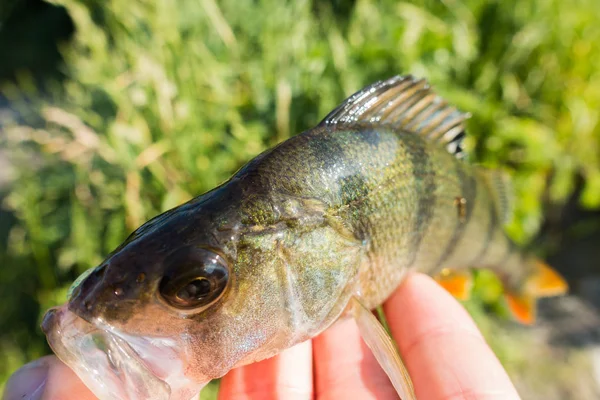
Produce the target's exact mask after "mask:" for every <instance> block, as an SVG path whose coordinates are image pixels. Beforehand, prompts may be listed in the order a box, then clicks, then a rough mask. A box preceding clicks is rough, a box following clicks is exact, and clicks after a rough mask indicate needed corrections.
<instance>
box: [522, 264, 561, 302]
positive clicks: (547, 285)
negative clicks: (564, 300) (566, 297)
mask: <svg viewBox="0 0 600 400" xmlns="http://www.w3.org/2000/svg"><path fill="white" fill-rule="evenodd" d="M535 264H536V272H535V273H534V274H533V275H532V276H531V277H530V278H529V279H527V282H526V286H527V291H528V292H529V293H531V294H532V295H534V296H535V297H551V296H560V295H561V294H565V293H567V291H568V290H569V285H568V284H567V281H565V278H563V277H562V276H560V274H559V273H558V272H556V271H555V270H554V269H552V267H550V266H548V265H547V264H546V263H544V262H542V261H540V260H536V261H535Z"/></svg>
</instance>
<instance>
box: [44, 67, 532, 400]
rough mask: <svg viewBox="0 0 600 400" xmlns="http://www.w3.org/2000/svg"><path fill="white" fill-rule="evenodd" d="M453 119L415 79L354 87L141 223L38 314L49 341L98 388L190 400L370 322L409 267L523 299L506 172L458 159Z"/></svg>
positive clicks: (528, 262)
mask: <svg viewBox="0 0 600 400" xmlns="http://www.w3.org/2000/svg"><path fill="white" fill-rule="evenodd" d="M464 118H465V117H464V115H463V114H461V113H459V112H458V111H457V110H456V109H454V108H453V107H450V106H448V105H447V104H446V103H445V102H444V101H443V100H442V99H440V98H439V97H437V96H436V95H435V94H434V93H433V92H431V90H430V89H429V87H428V86H427V85H426V83H425V82H424V81H420V80H415V79H414V78H412V77H396V78H392V79H390V80H388V81H385V82H379V83H377V84H375V85H372V86H370V87H368V88H366V89H364V90H362V91H361V92H358V93H357V94H356V95H354V96H352V97H350V98H349V99H348V100H346V102H344V103H343V104H342V105H341V106H340V107H338V109H336V110H334V111H333V112H332V113H331V114H330V115H329V116H328V117H327V118H326V119H325V120H324V121H323V122H322V123H320V124H319V125H318V126H317V127H315V128H314V129H311V130H309V131H307V132H304V133H302V134H300V135H298V136H295V137H293V138H291V139H289V140H287V141H285V142H283V143H281V144H280V145H278V146H276V147H274V148H273V149H270V150H268V151H266V152H265V153H263V154H261V155H260V156H258V157H257V158H255V159H254V160H252V161H250V162H249V163H248V164H247V165H246V166H245V167H243V168H242V169H241V170H239V171H238V172H237V173H236V174H235V175H234V176H233V177H232V178H231V179H230V180H228V181H227V182H225V183H224V184H223V185H221V186H220V187H218V188H216V189H214V190H212V191H210V192H208V193H206V194H204V195H202V196H200V197H198V198H196V199H193V200H191V201H190V202H188V203H186V204H184V205H182V206H180V207H177V208H175V209H173V210H171V211H168V212H166V213H165V214H162V215H160V216H158V217H156V218H154V219H153V220H151V221H149V222H148V223H146V224H145V225H143V226H142V227H140V228H139V229H138V230H137V231H136V232H134V233H133V234H132V235H131V237H130V238H129V239H128V240H127V241H126V242H125V243H124V244H123V245H121V247H119V248H118V249H117V250H115V252H113V253H112V254H111V255H110V256H109V257H108V258H107V259H106V261H105V262H104V263H103V264H102V265H100V266H99V267H97V268H96V269H94V270H93V271H91V272H89V273H88V275H87V276H86V277H85V278H84V279H82V280H81V282H80V283H79V284H78V285H77V286H76V287H75V288H74V289H73V292H72V295H71V298H70V299H69V302H68V304H66V305H64V306H62V307H60V308H57V309H53V310H51V311H49V312H48V314H47V315H46V317H45V319H44V323H43V329H44V331H45V332H46V334H47V336H48V340H49V342H50V344H51V346H52V347H53V349H54V350H55V352H56V353H57V354H58V356H59V357H61V359H63V361H65V362H66V363H67V364H68V365H70V366H71V368H73V369H74V370H75V372H76V373H77V374H78V375H79V376H80V377H81V378H82V379H83V380H84V382H86V384H88V386H89V387H90V388H91V389H92V390H93V391H94V392H95V393H96V394H97V395H98V396H99V397H101V398H107V399H108V398H119V399H138V398H146V397H147V396H148V395H149V394H150V393H151V394H152V398H160V399H189V398H190V397H192V396H193V395H194V394H195V393H197V392H198V391H199V390H200V389H201V388H202V386H203V385H204V384H206V383H207V382H208V381H209V380H211V379H214V378H218V377H220V376H223V375H224V374H225V373H227V372H228V371H229V370H230V369H232V368H234V367H237V366H241V365H245V364H249V363H252V362H256V361H259V360H262V359H264V358H267V357H270V356H273V355H275V354H277V353H278V352H280V351H282V350H284V349H286V348H288V347H290V346H293V345H294V344H296V343H300V342H302V341H305V340H307V339H310V338H312V337H314V336H315V335H317V334H319V333H320V332H322V331H323V330H324V329H326V328H327V327H329V326H330V325H331V324H332V323H334V322H335V321H336V320H337V319H339V318H340V317H343V316H345V315H348V316H355V317H356V318H357V322H359V326H363V325H362V324H367V325H368V324H372V323H373V322H372V321H371V320H369V317H361V315H365V314H363V313H361V312H360V311H357V310H359V309H369V308H374V307H376V306H378V305H379V304H381V303H382V302H383V301H384V300H385V299H386V298H387V297H388V296H389V295H390V294H391V293H392V291H394V290H395V289H396V288H397V287H398V285H399V284H400V283H401V281H402V279H403V277H404V276H405V275H406V273H407V272H409V271H421V272H424V273H427V274H430V275H432V276H437V275H440V274H442V275H443V274H444V273H445V272H446V271H448V270H449V269H452V270H461V269H467V268H470V267H488V268H492V269H494V270H496V271H497V272H499V274H500V275H501V278H502V280H503V281H504V282H505V284H506V285H507V289H508V290H509V291H511V292H513V293H519V294H522V293H525V289H528V288H530V287H532V286H531V285H528V284H527V282H530V281H528V279H529V278H530V277H531V276H534V275H535V274H536V273H537V272H536V271H538V266H537V264H536V262H535V261H534V259H533V258H531V257H529V256H526V255H523V254H521V253H520V252H519V251H517V249H516V248H515V247H514V246H513V245H512V244H511V242H510V241H509V240H508V239H507V237H506V236H505V235H504V233H503V231H502V223H503V222H504V220H505V216H506V215H508V208H509V207H508V203H509V202H508V201H507V199H508V198H509V196H508V194H507V185H506V181H505V179H504V178H503V176H502V174H498V173H496V172H491V171H486V170H483V169H480V168H477V167H474V166H472V165H470V164H468V163H467V162H465V161H464V160H462V159H461V158H462V157H461V156H462V149H461V139H462V137H463V136H464V132H463V126H462V122H463V120H464ZM519 304H521V303H519ZM366 314H370V313H366ZM377 332H382V330H379V331H377ZM378 335H379V334H373V335H369V334H366V336H365V340H366V341H367V343H369V344H373V343H375V344H377V343H382V342H385V341H386V340H389V339H385V338H384V337H383V335H379V336H378ZM375 347H377V346H375ZM99 349H104V350H103V351H100V352H98V350H99ZM106 349H108V350H112V353H111V354H113V356H112V359H111V357H107V356H106V355H105V354H107V353H109V351H107V350H106ZM115 354H116V355H118V357H116V359H117V361H115V356H114V355H115ZM377 355H378V354H377V353H376V356H377ZM379 356H381V357H387V356H389V357H395V356H394V355H390V354H383V355H382V354H379ZM378 359H379V358H378ZM398 360H399V359H398ZM399 364H400V362H399V361H398V362H397V363H395V365H398V367H397V368H396V369H394V370H391V371H390V370H386V372H387V373H388V375H389V376H390V378H391V379H392V381H393V382H394V383H395V384H396V383H397V382H398V381H401V382H400V383H398V384H397V388H398V390H399V392H404V395H405V398H411V394H410V389H409V388H408V387H409V385H407V384H406V381H407V379H406V377H405V376H404V375H403V371H402V367H401V365H399ZM107 371H109V372H107ZM110 371H113V373H110ZM114 371H117V372H114ZM97 376H103V378H102V379H101V380H98V379H97V378H96V377H97ZM124 376H125V377H127V379H124V378H123V377H124ZM402 381H404V383H402ZM132 382H133V383H132Z"/></svg>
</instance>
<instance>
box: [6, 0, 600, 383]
mask: <svg viewBox="0 0 600 400" xmlns="http://www.w3.org/2000/svg"><path fill="white" fill-rule="evenodd" d="M55 3H56V4H61V5H63V6H64V7H66V9H67V10H68V13H69V15H70V16H71V18H72V19H73V21H74V24H75V29H76V33H75V36H74V38H73V40H72V42H70V43H68V44H65V45H64V47H63V53H64V56H65V60H66V70H65V71H64V72H65V74H66V76H67V78H66V80H65V81H63V82H62V83H60V84H58V83H55V84H52V83H49V84H48V87H49V88H50V90H49V92H50V95H47V94H45V95H41V94H40V93H38V92H37V90H36V88H35V85H34V84H33V82H34V80H33V78H31V77H30V76H29V75H28V74H27V72H26V71H20V72H19V73H18V74H17V77H18V83H17V84H14V83H9V82H5V83H3V84H2V86H0V90H1V92H2V93H3V95H4V96H6V97H8V98H9V99H10V100H11V101H12V102H13V104H14V105H15V107H16V108H17V109H18V111H19V112H20V113H21V114H22V116H23V118H24V121H19V122H17V121H13V122H7V121H6V120H4V121H2V122H0V123H4V124H6V125H5V126H4V132H3V134H2V135H0V141H2V142H0V143H1V146H2V148H4V149H8V154H9V155H10V159H11V162H12V163H13V165H14V166H15V174H14V177H13V178H14V180H13V183H12V185H11V186H10V191H8V192H7V193H5V194H4V196H3V203H2V205H3V207H4V208H5V209H7V210H10V211H11V212H12V213H14V218H15V219H14V220H11V221H5V222H6V223H4V222H3V224H4V225H6V226H9V228H10V229H8V228H6V229H7V230H6V232H0V239H1V242H0V265H2V268H0V298H1V299H2V303H1V304H0V326H2V330H1V331H0V389H1V386H2V382H4V381H5V379H6V378H7V376H8V374H10V373H11V372H12V371H13V370H14V369H16V368H17V367H18V366H20V365H22V364H23V363H24V362H26V361H28V360H30V359H33V358H35V357H38V356H40V355H42V354H44V353H45V352H47V351H48V348H47V347H46V345H45V342H44V339H43V335H42V334H41V332H40V330H39V328H38V327H37V326H38V324H39V320H40V317H41V315H42V314H43V312H44V310H45V309H46V308H48V307H50V306H52V305H55V304H58V303H59V302H63V301H64V300H65V294H66V290H67V288H68V286H69V285H70V282H71V281H72V280H73V279H74V278H75V277H76V276H77V275H78V274H79V273H80V272H82V271H84V270H85V269H87V268H89V267H92V266H94V265H96V264H98V263H99V262H100V261H101V260H102V259H103V257H104V256H105V255H106V254H107V253H108V252H110V251H111V250H112V249H114V248H115V247H116V246H117V245H118V244H119V243H120V242H121V241H122V240H123V239H124V238H125V237H126V236H127V235H128V234H129V232H131V231H132V230H133V229H134V228H136V227H137V226H139V225H140V224H141V223H143V222H144V221H146V220H147V219H149V218H150V217H152V216H154V215H156V214H158V213H160V212H161V211H165V210H167V209H169V208H171V207H173V206H176V205H178V204H180V203H182V202H184V201H186V200H188V199H189V198H191V197H192V196H194V195H197V194H200V193H202V192H204V191H206V190H208V189H210V188H212V187H214V186H215V185H217V184H218V183H219V182H221V181H223V180H224V179H226V178H227V177H228V176H229V175H230V174H231V173H233V172H234V171H235V170H236V169H237V168H239V167H240V166H241V165H242V164H243V163H244V162H245V161H247V160H249V159H250V158H252V157H254V156H255V155H257V154H258V153H259V152H260V151H262V150H264V149H266V148H268V147H269V146H271V145H273V144H275V143H277V142H279V141H281V140H284V139H285V138H287V137H289V136H290V135H293V134H295V133H298V132H301V131H302V130H304V129H307V128H310V127H312V126H313V125H314V124H315V123H317V122H318V121H319V120H320V119H321V118H322V117H323V116H324V115H326V114H327V112H329V111H330V110H331V109H332V108H333V107H334V106H336V105H337V104H338V103H339V102H340V101H341V100H342V99H343V98H345V97H346V96H347V95H348V94H350V93H352V92H353V91H355V90H357V89H359V88H361V87H362V86H364V85H366V84H369V83H371V82H373V81H375V80H378V79H383V78H387V77H390V76H392V75H395V74H399V73H412V74H414V75H417V76H422V77H427V78H428V79H429V80H430V82H431V83H432V84H433V85H434V86H435V87H436V88H437V89H438V91H439V92H440V93H443V94H444V96H445V97H447V98H448V99H449V100H450V101H451V102H453V103H455V104H456V105H457V106H459V107H460V108H461V109H463V110H465V111H468V112H470V113H471V114H472V116H473V117H472V119H471V120H470V122H469V133H470V138H471V140H470V142H469V144H470V150H471V158H472V160H475V161H478V162H481V163H484V164H486V165H490V166H502V167H504V168H507V169H509V170H510V172H511V173H512V174H513V175H514V177H515V188H516V191H517V204H516V214H515V219H514V221H513V222H512V224H511V225H510V227H509V231H510V233H511V235H512V236H513V237H514V238H515V239H516V240H517V241H519V242H521V243H526V242H528V241H529V240H531V238H532V237H533V236H534V235H535V234H536V233H537V231H538V230H539V227H540V223H541V221H542V217H543V211H544V210H543V207H542V204H543V201H544V200H547V199H549V200H550V201H551V202H553V203H557V204H560V203H562V202H564V201H565V200H566V198H567V196H569V195H570V194H571V193H572V191H573V188H574V179H575V177H576V176H581V177H582V178H583V179H584V182H585V186H584V190H583V192H582V194H581V197H580V199H579V201H580V202H581V203H582V204H583V205H584V206H585V207H590V208H592V207H598V206H600V145H599V143H600V128H599V123H598V119H599V117H600V114H599V111H598V110H600V73H599V72H598V69H597V65H599V64H600V24H598V21H600V8H599V7H598V5H597V0H573V1H572V2H565V1H560V0H531V1H519V0H504V1H486V0H463V1H456V0H444V1H437V0H420V1H415V2H411V3H409V2H397V1H393V0H387V1H374V0H356V1H343V0H336V1H333V2H331V3H326V2H319V1H316V0H315V1H313V2H311V1H280V0H261V1H257V2H243V1H238V0H219V1H218V2H217V1H216V0H201V1H192V0H179V1H177V2H176V3H174V2H172V1H166V0H142V1H121V0H105V1H96V0H56V1H55ZM175 4H176V6H174V5H175ZM2 118H4V119H6V118H7V116H3V117H2ZM1 198H2V197H0V199H1ZM0 228H1V227H0ZM496 292H497V290H496V288H495V286H494V285H493V284H490V285H483V288H482V289H481V296H480V298H483V299H487V300H486V301H487V302H493V301H494V299H495V298H496V297H497V294H495V293H496ZM507 360H508V361H510V359H507Z"/></svg>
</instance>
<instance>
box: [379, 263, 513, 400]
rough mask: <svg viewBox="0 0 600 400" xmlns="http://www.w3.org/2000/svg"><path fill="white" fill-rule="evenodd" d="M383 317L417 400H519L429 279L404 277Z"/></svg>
mask: <svg viewBox="0 0 600 400" xmlns="http://www.w3.org/2000/svg"><path fill="white" fill-rule="evenodd" d="M384 311H385V314H386V317H387V320H388V323H389V326H390V330H391V331H392V335H393V336H394V339H395V340H396V342H397V343H398V347H399V349H400V353H401V354H402V356H403V358H404V360H405V362H406V364H407V368H408V371H409V374H410V376H411V378H412V380H413V384H414V386H415V393H416V396H417V398H420V399H432V400H436V399H439V400H442V399H444V400H448V399H463V398H469V399H477V400H484V399H485V400H487V399H518V398H519V396H518V394H517V392H516V390H515V388H514V386H513V384H512V383H511V381H510V379H509V377H508V375H507V374H506V371H505V370H504V368H503V367H502V365H501V364H500V362H499V361H498V359H497V358H496V356H495V355H494V353H493V352H492V350H491V349H490V347H489V346H488V345H487V343H486V342H485V340H484V339H483V336H482V335H481V333H480V332H479V330H478V329H477V327H476V326H475V323H474V322H473V320H472V319H471V317H470V316H469V314H468V313H467V312H466V310H465V309H464V308H463V307H462V306H461V305H460V304H459V303H458V302H457V301H456V300H455V299H454V298H453V297H452V296H451V295H450V294H449V293H448V292H446V291H445V290H444V289H442V288H441V287H440V286H439V285H438V284H437V283H436V282H435V281H434V280H433V279H431V278H429V277H427V276H425V275H421V274H413V275H410V276H409V277H407V280H406V281H405V282H404V283H403V284H402V285H401V286H400V288H399V289H398V290H397V291H396V292H395V293H394V294H393V295H392V296H391V297H390V299H389V300H388V301H387V302H386V303H385V305H384Z"/></svg>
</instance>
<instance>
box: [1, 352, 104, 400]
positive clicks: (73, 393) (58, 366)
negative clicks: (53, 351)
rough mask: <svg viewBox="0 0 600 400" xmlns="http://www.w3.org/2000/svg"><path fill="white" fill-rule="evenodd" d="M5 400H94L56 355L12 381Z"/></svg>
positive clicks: (17, 374) (31, 365)
mask: <svg viewBox="0 0 600 400" xmlns="http://www.w3.org/2000/svg"><path fill="white" fill-rule="evenodd" d="M3 399H4V400H17V399H19V400H21V399H31V400H69V399H73V400H95V399H96V397H95V396H94V395H93V394H92V393H91V392H90V391H89V389H88V388H87V387H86V386H85V385H84V384H83V383H82V382H81V381H80V380H79V378H77V376H76V375H75V373H74V372H73V371H71V369H70V368H69V367H67V366H66V365H65V364H63V363H62V362H61V361H60V360H59V359H58V358H56V357H55V356H47V357H42V358H40V359H39V360H37V361H34V362H32V363H29V364H27V365H25V366H24V367H22V368H21V369H19V370H18V371H17V372H15V374H14V375H13V376H12V377H11V378H10V380H9V381H8V383H7V385H6V390H5V392H4V398H3Z"/></svg>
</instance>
